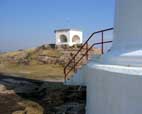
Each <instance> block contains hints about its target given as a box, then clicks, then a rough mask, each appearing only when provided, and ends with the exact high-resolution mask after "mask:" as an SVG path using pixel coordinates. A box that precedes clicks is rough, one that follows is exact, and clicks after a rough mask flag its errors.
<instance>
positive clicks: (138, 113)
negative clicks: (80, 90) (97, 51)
mask: <svg viewBox="0 0 142 114" xmlns="http://www.w3.org/2000/svg"><path fill="white" fill-rule="evenodd" d="M87 66H88V67H87V72H86V75H85V76H86V77H87V79H86V84H87V108H86V113H87V114H142V68H140V67H124V66H116V65H115V66H114V65H101V64H95V63H92V62H91V63H90V64H88V65H87Z"/></svg>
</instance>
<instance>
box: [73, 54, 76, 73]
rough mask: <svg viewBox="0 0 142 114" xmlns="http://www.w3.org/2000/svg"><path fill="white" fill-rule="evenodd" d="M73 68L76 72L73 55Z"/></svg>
mask: <svg viewBox="0 0 142 114" xmlns="http://www.w3.org/2000/svg"><path fill="white" fill-rule="evenodd" d="M73 67H74V68H73V69H74V72H76V66H75V57H74V59H73Z"/></svg>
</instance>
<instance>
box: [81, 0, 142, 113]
mask: <svg viewBox="0 0 142 114" xmlns="http://www.w3.org/2000/svg"><path fill="white" fill-rule="evenodd" d="M141 11H142V0H116V9H115V20H114V38H113V43H112V48H111V51H109V52H108V53H106V54H104V55H103V56H101V57H100V59H99V61H98V62H95V61H93V60H92V61H90V62H89V63H88V64H87V67H86V68H85V76H84V77H85V78H84V80H85V82H86V86H87V106H86V113H87V114H141V113H142V13H141ZM94 59H95V58H94Z"/></svg>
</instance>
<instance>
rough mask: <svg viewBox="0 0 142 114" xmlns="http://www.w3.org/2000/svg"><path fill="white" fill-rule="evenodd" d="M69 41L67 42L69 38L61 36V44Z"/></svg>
mask: <svg viewBox="0 0 142 114" xmlns="http://www.w3.org/2000/svg"><path fill="white" fill-rule="evenodd" d="M67 41H68V40H67V37H66V35H60V42H61V43H65V42H67Z"/></svg>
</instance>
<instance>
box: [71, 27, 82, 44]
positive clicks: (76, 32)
mask: <svg viewBox="0 0 142 114" xmlns="http://www.w3.org/2000/svg"><path fill="white" fill-rule="evenodd" d="M75 35H77V36H79V37H80V42H79V44H81V43H83V33H82V32H81V31H73V30H71V31H70V43H72V45H73V44H76V43H73V42H72V38H73V36H75Z"/></svg>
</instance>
